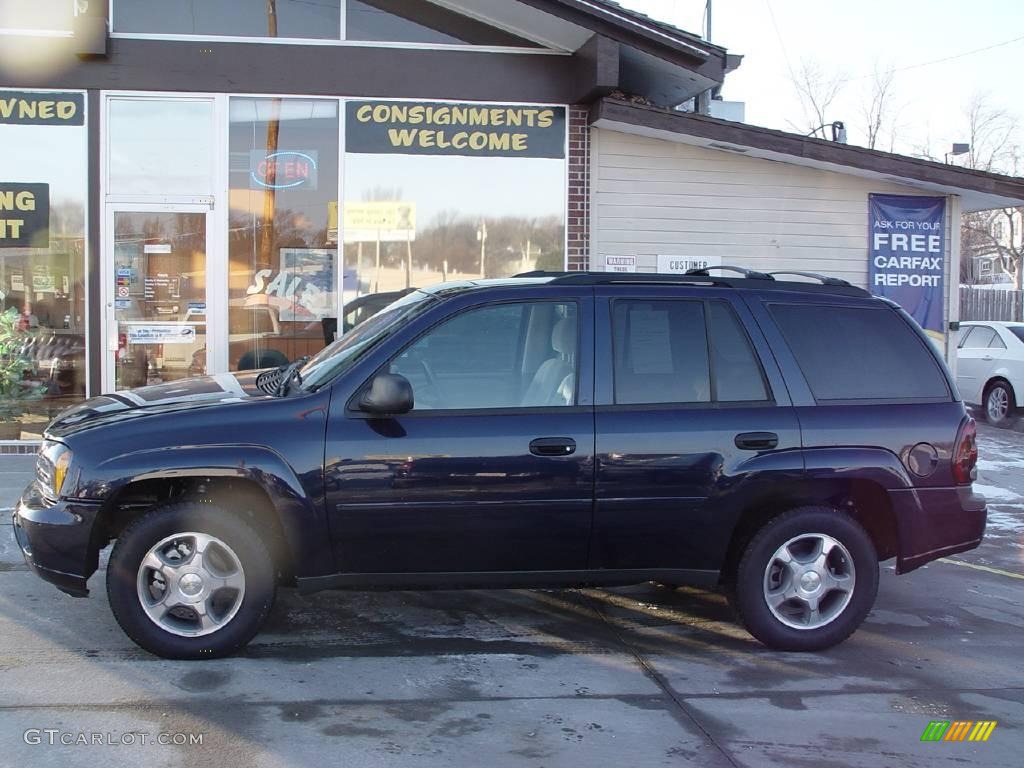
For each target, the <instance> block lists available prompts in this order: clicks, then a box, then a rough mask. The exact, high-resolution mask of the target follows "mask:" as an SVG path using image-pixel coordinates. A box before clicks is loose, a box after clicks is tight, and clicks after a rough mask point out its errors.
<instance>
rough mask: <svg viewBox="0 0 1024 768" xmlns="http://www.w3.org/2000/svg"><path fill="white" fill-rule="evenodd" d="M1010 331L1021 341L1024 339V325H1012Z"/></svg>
mask: <svg viewBox="0 0 1024 768" xmlns="http://www.w3.org/2000/svg"><path fill="white" fill-rule="evenodd" d="M1010 333H1012V334H1013V335H1014V336H1016V337H1017V338H1018V339H1020V340H1021V341H1024V326H1020V325H1013V326H1010Z"/></svg>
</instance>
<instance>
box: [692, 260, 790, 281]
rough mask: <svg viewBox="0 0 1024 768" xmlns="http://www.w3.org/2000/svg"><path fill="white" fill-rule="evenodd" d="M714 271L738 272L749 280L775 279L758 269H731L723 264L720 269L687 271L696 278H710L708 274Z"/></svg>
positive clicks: (703, 268)
mask: <svg viewBox="0 0 1024 768" xmlns="http://www.w3.org/2000/svg"><path fill="white" fill-rule="evenodd" d="M712 269H722V270H725V271H727V272H736V273H738V274H741V275H743V276H744V277H745V278H747V279H748V280H774V279H775V278H774V277H772V276H771V275H770V274H768V273H767V272H758V271H757V270H756V269H747V268H746V267H730V266H728V265H725V264H723V265H721V266H718V267H702V268H701V269H688V270H686V274H687V275H691V276H694V277H709V276H710V275H709V274H708V272H709V270H712ZM776 274H777V273H776Z"/></svg>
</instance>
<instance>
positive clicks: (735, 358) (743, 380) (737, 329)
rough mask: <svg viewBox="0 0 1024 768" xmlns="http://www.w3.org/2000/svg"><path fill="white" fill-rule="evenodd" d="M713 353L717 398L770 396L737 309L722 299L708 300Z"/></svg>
mask: <svg viewBox="0 0 1024 768" xmlns="http://www.w3.org/2000/svg"><path fill="white" fill-rule="evenodd" d="M708 311H709V315H710V323H711V356H712V360H713V362H714V377H715V400H718V401H719V402H737V401H744V400H767V399H768V392H767V390H766V388H765V385H764V376H763V375H762V373H761V366H760V365H759V364H758V362H757V358H756V357H755V355H754V350H753V348H752V347H751V346H750V340H749V339H748V338H747V334H746V331H744V330H743V326H742V325H740V322H739V319H738V318H737V317H736V313H735V312H733V311H732V309H731V308H730V307H729V306H728V305H726V304H723V303H721V302H718V301H714V302H710V303H709V304H708Z"/></svg>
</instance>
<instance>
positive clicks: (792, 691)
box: [0, 426, 1024, 768]
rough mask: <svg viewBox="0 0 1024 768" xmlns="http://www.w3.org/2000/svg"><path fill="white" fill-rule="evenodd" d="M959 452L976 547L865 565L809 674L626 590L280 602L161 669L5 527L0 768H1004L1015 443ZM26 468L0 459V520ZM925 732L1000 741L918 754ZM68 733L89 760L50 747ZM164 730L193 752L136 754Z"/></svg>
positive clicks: (720, 613) (1016, 523)
mask: <svg viewBox="0 0 1024 768" xmlns="http://www.w3.org/2000/svg"><path fill="white" fill-rule="evenodd" d="M980 434H981V440H980V443H981V455H982V460H981V464H980V472H979V486H980V487H981V489H982V490H983V492H985V493H986V494H987V495H988V497H989V498H990V499H991V505H992V506H991V509H992V517H991V525H990V529H989V535H988V537H987V539H986V541H985V543H984V544H983V545H982V547H980V548H979V549H978V550H976V551H974V552H970V553H966V554H964V555H961V556H957V557H954V558H950V559H949V560H943V561H939V562H936V563H932V564H930V565H929V566H927V567H925V568H922V569H920V570H918V571H915V572H914V573H912V574H909V575H907V576H902V577H897V576H896V575H895V574H894V573H893V571H892V567H891V566H892V564H891V563H886V564H884V565H883V570H882V579H881V584H880V587H879V595H878V600H877V603H876V607H875V610H874V611H873V612H872V614H871V616H870V617H869V618H868V620H867V622H866V623H865V625H864V626H863V627H862V628H861V629H860V630H859V631H858V632H857V633H856V634H855V635H854V636H853V637H852V638H850V639H849V640H848V641H846V642H845V643H844V644H843V645H841V646H839V647H838V648H835V649H832V650H830V651H828V652H824V653H818V654H788V653H774V652H770V651H767V650H765V649H764V648H763V647H762V646H760V645H759V644H758V643H756V642H755V641H754V640H753V639H751V638H750V637H749V636H748V635H747V634H746V633H745V632H744V631H743V630H742V629H740V628H739V627H738V626H737V625H736V624H734V623H733V621H732V618H731V615H730V613H729V610H728V608H727V607H726V606H725V603H724V601H723V599H722V598H721V597H720V596H719V595H717V594H715V593H713V592H708V591H703V590H697V589H679V590H675V591H673V590H669V589H666V588H663V587H659V586H656V585H653V584H645V585H639V586H635V587H629V588H624V589H613V590H569V591H546V590H495V591H483V590H480V591H469V592H453V591H439V592H392V593H374V592H328V593H320V594H316V595H311V596H306V597H302V596H299V595H298V594H296V593H295V592H294V591H291V590H284V591H282V592H281V593H280V596H279V599H278V602H277V604H276V606H275V608H274V611H273V613H272V615H271V619H270V621H269V623H268V625H267V627H266V629H265V630H264V631H263V632H262V633H261V634H260V635H259V636H257V638H256V639H255V640H254V642H253V643H252V644H251V645H250V646H249V648H248V649H246V650H245V651H244V652H243V653H242V654H241V655H240V656H238V657H236V658H232V659H227V660H219V661H203V662H170V661H164V660H161V659H157V658H155V657H153V656H150V655H149V654H147V653H145V652H143V651H141V650H139V649H138V648H136V647H135V646H134V645H132V644H131V642H130V641H129V640H127V638H125V637H124V636H123V635H122V633H121V631H120V629H119V628H118V627H117V625H116V623H115V622H114V619H113V617H112V616H111V614H110V610H109V608H108V607H107V604H106V598H105V595H104V591H103V573H102V572H100V573H97V574H96V575H95V576H94V577H93V579H92V580H91V582H90V586H91V587H92V589H93V597H92V598H91V599H88V600H75V599H72V598H69V597H65V596H64V595H62V594H60V593H59V592H57V591H56V590H55V589H53V588H52V587H50V586H49V585H47V584H44V583H43V582H42V581H40V580H39V579H38V578H36V577H35V576H34V575H32V574H31V573H29V572H28V571H27V570H26V569H25V567H24V564H23V563H22V562H21V560H20V556H19V555H18V554H17V552H16V551H15V548H14V543H13V540H12V536H11V531H10V526H9V525H8V519H7V516H6V514H4V515H3V517H2V518H0V766H6V765H26V764H28V765H33V766H50V765H52V766H61V767H62V768H63V767H64V766H90V767H92V766H96V765H98V764H99V765H102V764H103V763H104V762H108V761H109V762H112V764H114V765H122V764H124V765H133V764H142V762H143V761H145V764H146V765H147V766H164V765H168V766H170V765H174V766H181V765H183V764H190V765H207V764H208V765H213V766H216V767H217V768H226V767H228V766H236V765H237V766H253V767H258V766H285V765H287V766H305V765H317V766H322V765H337V766H354V767H356V768H361V767H362V766H466V767H475V766H481V767H484V766H486V767H487V768H490V767H491V766H538V767H539V766H546V767H548V768H555V767H557V766H573V768H575V767H576V766H581V765H590V766H620V765H621V766H662V765H663V766H681V765H692V766H711V767H714V766H821V765H830V766H872V768H874V767H875V766H929V767H931V766H945V765H949V766H988V765H992V766H997V765H998V766H1006V765H1013V764H1015V763H1017V764H1019V759H1020V752H1021V750H1022V749H1024V660H1022V659H1024V656H1022V653H1021V651H1022V648H1024V643H1022V636H1024V435H1022V434H1020V433H1016V432H1011V431H1001V430H994V429H991V428H989V427H985V426H982V427H980ZM31 464H32V460H31V459H30V458H24V459H23V458H21V457H7V456H5V457H0V507H7V506H10V505H11V504H12V503H13V501H14V499H15V498H16V495H17V491H18V490H20V487H21V486H22V485H23V484H24V483H25V482H27V480H28V477H29V472H30V470H31ZM931 720H969V721H981V720H994V721H997V722H998V725H997V726H996V728H995V730H994V731H993V733H992V735H991V737H990V739H989V740H988V742H986V743H977V742H958V743H954V742H938V743H927V742H921V741H920V738H921V735H922V732H923V731H924V729H925V727H926V726H927V725H928V723H929V721H931ZM27 729H35V730H29V732H28V734H27V736H26V730H27ZM48 730H49V731H51V732H52V733H47V731H48ZM37 731H38V733H37ZM82 733H84V734H86V736H85V737H84V738H85V739H86V740H97V739H98V740H99V741H100V742H102V743H92V744H81V743H77V744H67V745H60V744H57V745H54V746H51V745H50V744H49V743H48V742H49V740H50V739H52V740H54V741H55V742H60V741H61V740H62V739H63V740H64V741H80V740H81V739H82V737H81V736H79V734H82ZM161 733H162V734H168V735H172V736H173V738H172V739H171V740H172V741H173V740H174V739H175V738H177V739H178V740H180V738H181V737H177V736H174V735H176V734H184V738H185V739H186V740H187V739H188V738H189V737H190V736H193V735H195V734H201V736H202V741H203V743H202V744H201V745H195V744H193V745H187V744H185V745H176V744H173V743H172V744H168V745H158V744H152V743H146V744H145V745H143V744H142V743H141V741H142V739H143V738H145V739H146V740H147V742H150V741H152V739H153V738H155V736H156V734H161ZM94 734H97V735H98V736H97V735H94ZM128 734H131V736H129V735H128ZM143 734H145V736H143ZM130 740H134V742H135V743H133V744H125V743H122V742H124V741H130ZM36 741H38V742H40V743H27V742H36Z"/></svg>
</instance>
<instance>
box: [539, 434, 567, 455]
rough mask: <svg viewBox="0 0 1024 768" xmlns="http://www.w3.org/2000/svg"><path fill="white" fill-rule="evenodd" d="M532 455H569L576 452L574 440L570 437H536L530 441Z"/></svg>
mask: <svg viewBox="0 0 1024 768" xmlns="http://www.w3.org/2000/svg"><path fill="white" fill-rule="evenodd" d="M530 453H532V454H533V455H534V456H569V455H571V454H573V453H576V441H575V440H573V439H572V438H571V437H538V438H537V439H536V440H531V441H530Z"/></svg>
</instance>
